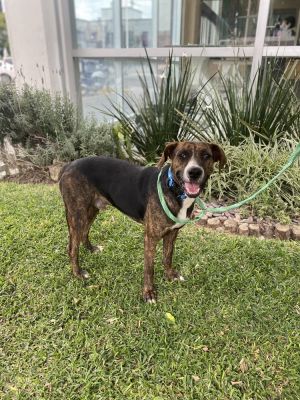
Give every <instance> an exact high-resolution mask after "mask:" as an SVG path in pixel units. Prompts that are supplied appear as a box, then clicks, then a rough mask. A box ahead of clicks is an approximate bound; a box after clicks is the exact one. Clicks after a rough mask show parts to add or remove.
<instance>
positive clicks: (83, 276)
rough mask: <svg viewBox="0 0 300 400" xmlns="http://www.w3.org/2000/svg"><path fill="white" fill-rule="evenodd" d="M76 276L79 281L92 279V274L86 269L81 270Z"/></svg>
mask: <svg viewBox="0 0 300 400" xmlns="http://www.w3.org/2000/svg"><path fill="white" fill-rule="evenodd" d="M74 275H75V276H76V277H77V278H79V279H88V278H89V277H90V274H89V273H88V272H87V271H85V270H84V269H81V270H80V271H79V272H78V273H75V274H74Z"/></svg>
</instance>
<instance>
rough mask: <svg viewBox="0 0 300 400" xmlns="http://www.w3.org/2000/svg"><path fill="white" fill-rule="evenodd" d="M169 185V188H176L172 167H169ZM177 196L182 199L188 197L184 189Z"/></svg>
mask: <svg viewBox="0 0 300 400" xmlns="http://www.w3.org/2000/svg"><path fill="white" fill-rule="evenodd" d="M167 185H168V188H170V189H172V188H174V186H175V181H174V178H173V173H172V170H171V167H169V169H168V178H167ZM177 198H178V199H180V200H185V199H186V198H187V195H186V193H185V192H184V191H181V192H180V193H179V194H178V195H177Z"/></svg>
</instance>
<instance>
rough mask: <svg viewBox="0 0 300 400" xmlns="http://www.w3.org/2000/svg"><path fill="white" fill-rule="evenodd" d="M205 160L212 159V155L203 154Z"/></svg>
mask: <svg viewBox="0 0 300 400" xmlns="http://www.w3.org/2000/svg"><path fill="white" fill-rule="evenodd" d="M202 158H203V160H209V159H210V158H211V155H210V154H209V153H204V154H202Z"/></svg>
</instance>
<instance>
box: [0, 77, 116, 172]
mask: <svg viewBox="0 0 300 400" xmlns="http://www.w3.org/2000/svg"><path fill="white" fill-rule="evenodd" d="M7 135H8V136H10V137H11V139H12V141H13V142H14V143H20V144H22V145H23V146H24V147H25V149H26V150H27V153H28V156H29V158H30V159H31V161H33V162H34V163H35V164H38V165H49V164H51V163H52V162H53V160H54V159H56V160H60V161H70V160H74V159H76V158H79V157H85V156H89V155H100V154H101V155H115V152H116V151H115V149H116V144H115V141H114V137H113V132H112V126H111V125H108V124H99V123H98V122H97V121H96V120H94V119H91V118H83V117H82V116H81V115H80V114H79V112H78V111H77V109H76V107H75V106H74V105H73V103H72V102H71V100H70V99H69V98H68V97H64V96H61V95H59V94H57V95H56V96H52V95H51V94H50V92H49V91H46V90H38V89H34V88H31V87H29V86H28V85H25V86H24V87H23V88H22V89H20V90H18V89H17V88H16V87H15V86H14V85H12V84H9V85H3V84H2V85H0V142H2V141H3V139H4V137H5V136H7Z"/></svg>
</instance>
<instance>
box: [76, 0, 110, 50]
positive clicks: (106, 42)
mask: <svg viewBox="0 0 300 400" xmlns="http://www.w3.org/2000/svg"><path fill="white" fill-rule="evenodd" d="M73 2H74V14H75V30H76V32H75V38H74V39H75V41H76V43H75V46H76V47H79V48H102V47H104V48H110V47H117V42H116V40H117V38H116V37H115V35H114V18H115V13H114V8H113V2H112V1H111V0H73Z"/></svg>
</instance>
